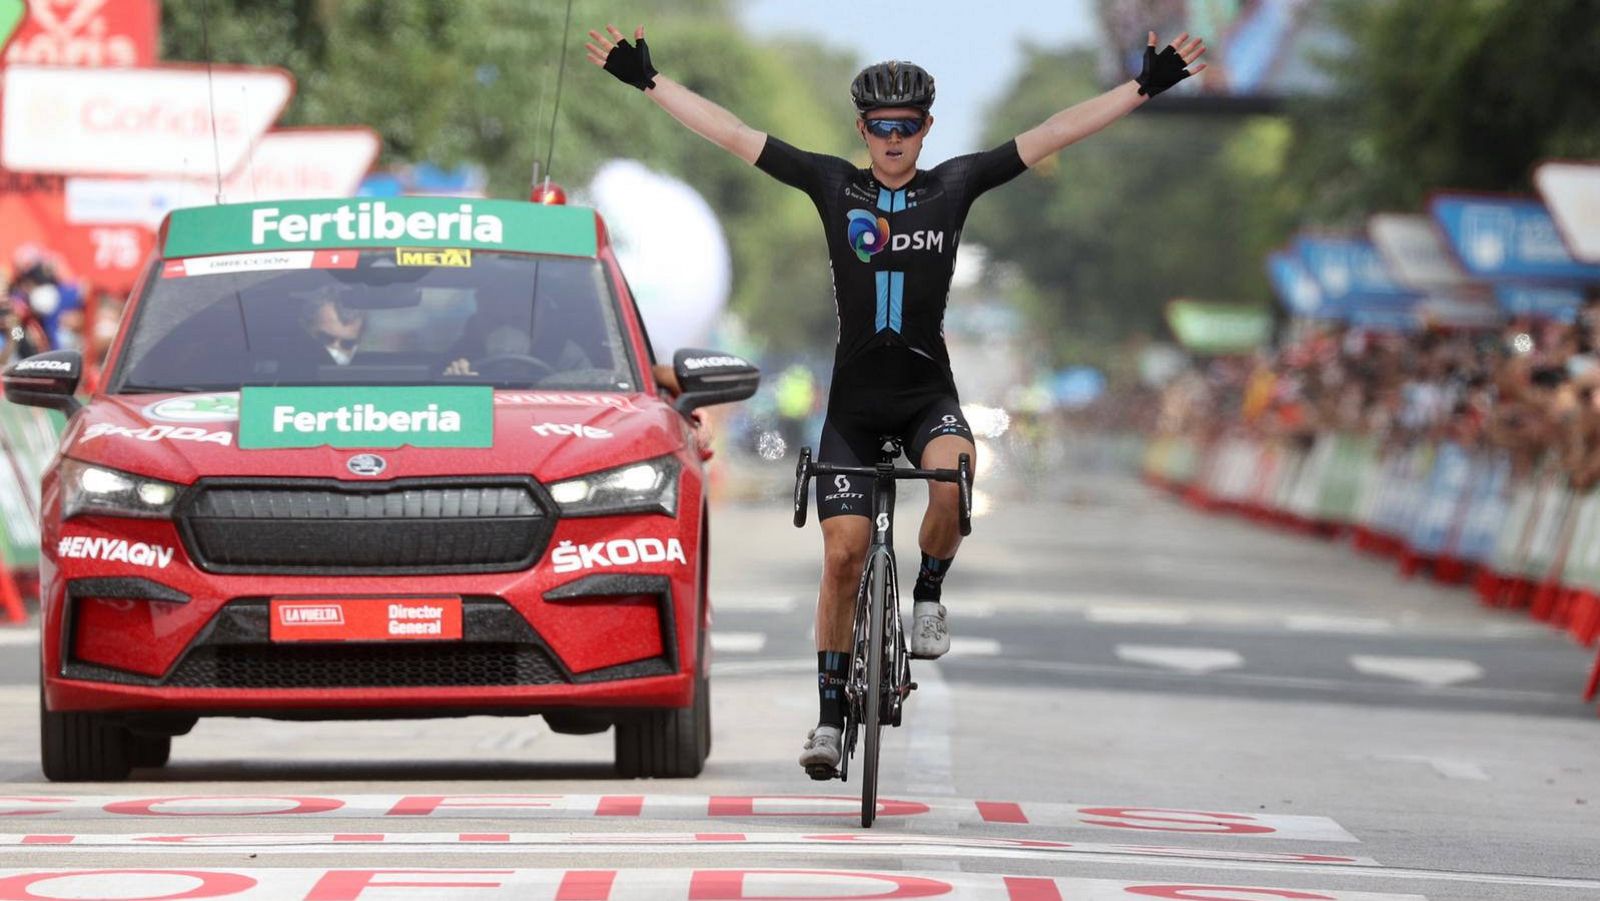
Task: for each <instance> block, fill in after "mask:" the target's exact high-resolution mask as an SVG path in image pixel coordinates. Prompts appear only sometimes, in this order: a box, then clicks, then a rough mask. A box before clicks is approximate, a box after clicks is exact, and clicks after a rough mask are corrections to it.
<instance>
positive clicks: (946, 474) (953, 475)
mask: <svg viewBox="0 0 1600 901" xmlns="http://www.w3.org/2000/svg"><path fill="white" fill-rule="evenodd" d="M832 475H843V476H861V477H862V478H867V479H896V480H909V479H920V480H925V481H929V482H954V483H955V484H956V485H958V486H960V489H961V496H960V503H959V504H958V505H957V514H958V519H959V526H960V529H961V534H962V535H970V534H972V458H971V457H970V456H968V455H967V454H962V455H961V458H960V463H959V465H958V466H957V468H955V469H905V468H899V467H892V466H883V467H878V466H835V465H834V464H832V463H812V462H811V448H809V447H804V448H801V449H800V460H799V463H798V464H797V465H796V466H795V472H794V525H795V528H797V529H798V528H800V527H801V526H804V525H805V524H806V511H807V509H808V507H809V506H810V491H809V489H810V483H811V477H812V476H832Z"/></svg>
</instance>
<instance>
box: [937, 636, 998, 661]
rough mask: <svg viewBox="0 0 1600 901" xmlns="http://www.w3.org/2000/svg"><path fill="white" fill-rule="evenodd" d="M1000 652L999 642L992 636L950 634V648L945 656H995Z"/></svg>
mask: <svg viewBox="0 0 1600 901" xmlns="http://www.w3.org/2000/svg"><path fill="white" fill-rule="evenodd" d="M999 653H1000V642H998V641H996V640H994V639H993V638H968V637H963V636H959V635H952V636H950V650H949V651H948V652H947V653H946V654H945V656H946V657H995V656H998V655H999Z"/></svg>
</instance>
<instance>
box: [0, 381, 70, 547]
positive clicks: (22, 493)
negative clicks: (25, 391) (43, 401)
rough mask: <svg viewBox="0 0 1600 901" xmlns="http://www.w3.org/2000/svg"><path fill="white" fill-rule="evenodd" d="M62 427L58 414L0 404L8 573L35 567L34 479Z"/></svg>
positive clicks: (0, 523)
mask: <svg viewBox="0 0 1600 901" xmlns="http://www.w3.org/2000/svg"><path fill="white" fill-rule="evenodd" d="M62 426H63V420H62V418H61V416H60V415H59V414H56V413H50V412H47V411H45V410H40V409H38V408H36V407H19V406H17V405H16V404H9V403H0V553H3V554H4V555H5V565H6V566H8V567H10V568H11V569H13V570H16V569H33V568H34V567H36V566H38V565H39V479H40V477H41V476H42V475H43V474H44V468H45V466H46V465H47V464H49V462H50V458H51V457H53V456H55V452H56V445H57V435H59V434H60V432H61V428H62Z"/></svg>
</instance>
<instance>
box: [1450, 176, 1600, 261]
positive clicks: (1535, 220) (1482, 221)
mask: <svg viewBox="0 0 1600 901" xmlns="http://www.w3.org/2000/svg"><path fill="white" fill-rule="evenodd" d="M1428 207H1429V210H1430V212H1432V213H1433V218H1434V219H1435V220H1437V221H1438V223H1439V225H1440V227H1442V228H1443V229H1444V233H1445V237H1446V238H1448V239H1449V241H1450V249H1451V250H1453V251H1455V254H1456V256H1458V257H1460V258H1461V263H1462V265H1463V266H1465V267H1466V270H1467V272H1468V273H1470V274H1472V275H1474V276H1477V277H1479V278H1489V279H1502V278H1522V279H1539V280H1545V281H1568V282H1573V281H1600V266H1596V265H1585V264H1583V263H1579V262H1577V261H1576V260H1574V259H1573V258H1572V255H1571V254H1570V253H1568V252H1567V247H1566V245H1565V244H1563V243H1561V233H1560V232H1558V231H1557V230H1556V223H1555V220H1554V219H1551V218H1550V213H1549V211H1548V210H1546V209H1545V207H1544V204H1542V203H1540V202H1539V201H1538V200H1535V199H1533V198H1521V197H1479V196H1475V195H1471V194H1440V195H1438V196H1436V197H1434V198H1433V200H1432V202H1431V203H1429V205H1428Z"/></svg>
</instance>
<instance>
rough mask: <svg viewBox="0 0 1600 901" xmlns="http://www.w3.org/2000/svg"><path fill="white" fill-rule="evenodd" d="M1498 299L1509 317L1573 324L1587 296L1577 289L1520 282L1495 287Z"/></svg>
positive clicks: (1496, 299)
mask: <svg viewBox="0 0 1600 901" xmlns="http://www.w3.org/2000/svg"><path fill="white" fill-rule="evenodd" d="M1494 299H1495V302H1496V303H1498V304H1499V305H1500V309H1502V310H1504V311H1505V313H1506V315H1508V316H1537V317H1539V318H1541V319H1554V320H1556V321H1558V322H1571V321H1572V320H1573V319H1574V318H1575V317H1576V316H1577V315H1578V307H1579V305H1581V304H1582V303H1583V295H1582V294H1580V293H1579V292H1578V289H1576V288H1569V287H1564V286H1561V285H1529V284H1522V283H1518V282H1506V283H1504V284H1499V285H1495V286H1494Z"/></svg>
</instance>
